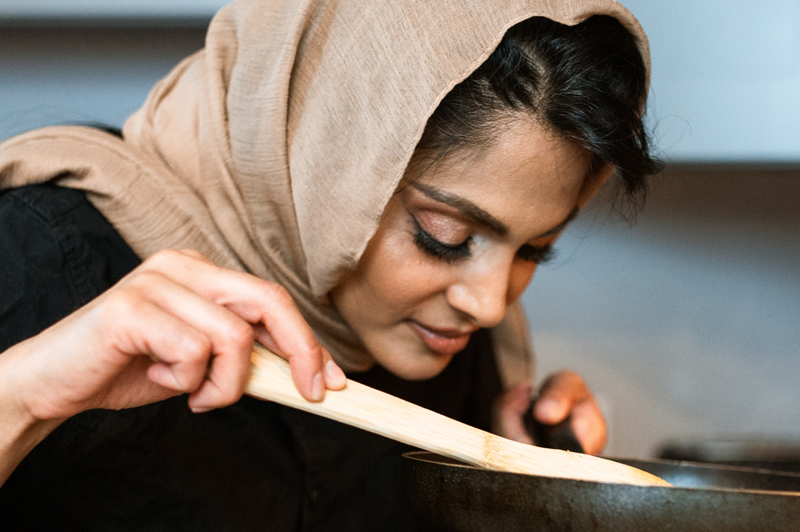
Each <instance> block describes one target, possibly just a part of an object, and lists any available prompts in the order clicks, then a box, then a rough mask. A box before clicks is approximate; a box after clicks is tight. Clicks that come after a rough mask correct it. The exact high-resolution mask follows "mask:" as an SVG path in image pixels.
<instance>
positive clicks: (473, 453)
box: [246, 345, 669, 486]
mask: <svg viewBox="0 0 800 532" xmlns="http://www.w3.org/2000/svg"><path fill="white" fill-rule="evenodd" d="M252 357H253V369H252V373H251V375H250V381H249V383H248V384H247V390H246V392H247V393H248V394H249V395H252V396H254V397H258V398H260V399H266V400H268V401H274V402H276V403H280V404H282V405H286V406H290V407H293V408H298V409H300V410H305V411H306V412H311V413H312V414H317V415H320V416H322V417H326V418H328V419H333V420H336V421H339V422H342V423H346V424H347V425H352V426H354V427H358V428H360V429H363V430H367V431H369V432H374V433H375V434H380V435H381V436H385V437H387V438H391V439H393V440H397V441H400V442H403V443H407V444H409V445H412V446H414V447H418V448H420V449H425V450H426V451H431V452H434V453H438V454H440V455H443V456H447V457H450V458H455V459H457V460H461V461H463V462H467V463H468V464H472V465H476V466H480V467H484V468H487V469H493V470H497V471H508V472H512V473H525V474H530V475H539V476H550V477H561V478H571V479H577V480H589V481H596V482H609V483H617V484H635V485H642V486H669V483H667V482H666V481H664V480H662V479H660V478H659V477H657V476H655V475H651V474H650V473H647V472H645V471H642V470H640V469H636V468H633V467H630V466H627V465H624V464H620V463H617V462H612V461H611V460H604V459H602V458H597V457H595V456H589V455H585V454H580V453H571V452H568V451H559V450H556V449H544V448H542V447H535V446H533V445H526V444H524V443H519V442H515V441H511V440H507V439H505V438H501V437H499V436H496V435H494V434H490V433H488V432H484V431H482V430H479V429H476V428H474V427H470V426H469V425H465V424H464V423H460V422H458V421H455V420H453V419H450V418H448V417H445V416H443V415H441V414H437V413H436V412H432V411H430V410H427V409H425V408H422V407H420V406H417V405H415V404H413V403H409V402H408V401H404V400H402V399H398V398H397V397H394V396H392V395H389V394H386V393H383V392H381V391H378V390H375V389H374V388H370V387H369V386H364V385H363V384H360V383H358V382H355V381H351V380H348V381H347V386H346V387H345V388H344V389H343V390H339V391H331V390H328V391H327V393H326V396H325V400H324V401H322V402H319V403H312V402H310V401H306V400H305V399H304V398H303V397H302V396H301V395H300V393H299V392H298V391H297V388H295V386H294V382H293V381H292V375H291V372H290V370H289V363H288V362H286V361H285V360H284V359H282V358H280V357H279V356H277V355H275V354H274V353H272V352H271V351H269V350H267V349H265V348H264V347H261V346H258V345H255V346H253V355H252Z"/></svg>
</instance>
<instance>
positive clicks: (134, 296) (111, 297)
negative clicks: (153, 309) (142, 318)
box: [102, 287, 147, 321]
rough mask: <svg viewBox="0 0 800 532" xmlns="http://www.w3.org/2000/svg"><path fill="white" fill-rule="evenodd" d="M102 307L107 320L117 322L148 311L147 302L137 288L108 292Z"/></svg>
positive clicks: (121, 288)
mask: <svg viewBox="0 0 800 532" xmlns="http://www.w3.org/2000/svg"><path fill="white" fill-rule="evenodd" d="M102 306H103V316H105V317H106V320H107V321H116V320H119V319H120V318H122V319H124V318H126V317H129V316H134V315H137V314H140V313H141V312H144V311H146V308H145V307H147V300H146V298H145V297H144V295H143V294H142V293H141V292H140V291H139V290H138V289H136V288H135V287H120V288H117V289H115V290H112V291H110V292H108V294H107V295H106V298H105V300H104V301H103V305H102Z"/></svg>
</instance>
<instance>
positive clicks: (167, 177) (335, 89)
mask: <svg viewBox="0 0 800 532" xmlns="http://www.w3.org/2000/svg"><path fill="white" fill-rule="evenodd" d="M593 14H606V15H611V16H614V17H616V18H617V19H619V20H620V21H621V22H622V23H623V24H624V25H625V27H627V28H628V30H629V31H631V33H632V34H633V35H634V36H635V38H636V39H637V41H638V43H639V47H640V49H641V52H642V55H643V57H644V59H645V61H646V62H647V61H648V57H649V56H648V50H647V41H646V38H645V35H644V33H643V31H642V29H641V28H640V26H639V24H638V22H637V21H636V20H635V19H634V17H633V16H632V15H631V14H630V13H629V12H628V11H626V10H625V8H623V7H622V6H621V5H619V4H618V3H616V2H614V1H613V0H491V1H489V0H436V1H429V0H393V1H388V2H387V1H376V0H327V1H326V0H236V1H234V2H233V3H232V4H231V5H228V6H226V7H225V8H223V9H222V10H221V11H220V12H219V13H218V14H217V15H216V17H215V18H214V19H213V21H212V22H211V25H210V27H209V31H208V36H207V40H206V47H205V49H203V50H201V51H200V52H198V53H196V54H194V55H193V56H191V57H189V58H187V59H186V60H184V61H183V62H182V63H180V64H179V65H178V66H177V67H176V68H175V69H174V70H173V71H172V73H170V74H169V75H168V76H167V77H166V78H165V79H164V80H162V81H161V82H160V83H158V84H157V85H156V86H155V87H154V88H153V90H152V92H151V93H150V95H149V97H148V99H147V101H146V102H145V104H144V106H143V107H142V108H141V109H140V110H139V111H138V112H137V113H135V114H134V115H133V116H131V117H130V119H129V120H128V121H127V123H126V124H125V126H124V130H123V133H124V140H121V139H117V138H115V137H113V136H111V135H108V134H105V133H103V132H100V131H96V130H92V129H89V128H82V127H51V128H45V129H41V130H36V131H33V132H30V133H27V134H24V135H21V136H18V137H15V138H12V139H10V140H8V141H6V142H4V143H3V144H0V187H2V188H8V187H15V186H20V185H25V184H31V183H42V182H55V183H57V184H59V185H62V186H67V187H72V188H78V189H82V190H85V191H86V192H87V193H88V197H89V199H90V200H91V201H92V203H93V204H94V205H95V206H96V207H97V208H98V209H99V210H100V211H101V212H102V213H103V214H104V215H105V216H106V217H107V218H108V219H109V220H110V221H111V222H112V223H113V224H114V226H115V227H116V228H117V229H118V230H119V232H120V233H121V234H122V236H123V237H124V238H125V240H126V241H127V242H128V243H129V244H130V245H131V247H132V248H133V250H134V251H135V252H136V253H137V254H138V255H139V256H140V257H142V258H146V257H148V256H150V255H152V254H153V253H155V252H156V251H158V250H160V249H163V248H166V247H171V248H176V249H184V248H192V249H196V250H199V251H200V252H202V253H204V254H205V255H207V256H208V257H209V258H210V259H212V260H213V261H214V262H215V263H217V264H218V265H220V266H225V267H229V268H234V269H239V270H245V271H249V272H251V273H253V274H255V275H257V276H259V277H262V278H265V279H270V280H273V281H276V282H278V283H280V284H282V285H283V286H285V287H286V288H287V289H288V290H289V292H290V293H291V294H292V296H293V297H294V299H295V301H296V302H297V304H298V306H299V307H300V309H301V311H302V313H303V315H304V316H305V318H306V319H307V320H308V322H309V323H310V325H311V326H312V328H313V329H314V330H315V332H316V333H317V335H318V337H319V338H320V340H321V341H322V342H323V344H324V345H326V347H328V348H329V349H330V351H331V352H332V354H333V356H334V357H335V359H336V360H337V361H338V362H339V363H340V364H341V365H342V366H343V367H344V368H345V369H347V370H364V369H367V368H369V367H370V366H371V365H372V364H373V362H372V359H371V357H370V356H369V355H368V353H366V352H365V351H364V348H363V347H362V345H361V343H360V342H359V340H358V338H357V337H356V336H355V335H354V333H353V332H352V331H351V330H350V329H349V327H348V326H347V325H346V324H345V323H344V322H343V321H342V318H341V316H340V315H339V314H338V312H336V310H335V309H334V308H333V307H332V306H331V305H330V302H329V301H328V298H327V295H326V294H327V293H328V292H329V291H330V289H331V288H332V287H333V286H334V285H335V284H336V283H337V282H338V280H339V279H341V277H342V276H343V274H344V273H345V272H347V271H348V270H349V269H351V268H352V267H353V266H354V265H355V264H356V262H357V261H358V260H359V258H360V256H361V254H362V252H363V251H364V248H365V247H366V245H367V242H368V241H369V240H370V238H371V237H372V235H373V234H374V232H375V230H376V228H377V225H378V222H379V219H380V217H381V213H382V211H383V209H384V207H385V205H386V203H387V201H388V200H389V198H390V196H391V195H392V193H393V192H394V190H395V188H396V186H397V184H398V182H399V180H400V178H401V177H402V175H403V172H404V170H405V168H406V165H407V164H408V161H409V159H410V157H411V155H412V153H413V151H414V148H415V146H416V144H417V141H418V140H419V138H420V136H421V134H422V131H423V128H424V127H425V123H426V121H427V119H428V117H429V116H430V115H431V113H432V112H433V111H434V109H435V108H436V106H437V105H438V103H439V101H440V100H441V99H442V98H443V97H444V96H445V95H446V94H447V92H448V91H449V90H450V89H451V88H452V87H453V86H454V85H455V84H456V83H458V82H460V81H461V80H463V79H464V78H465V77H467V76H468V75H469V74H470V73H471V72H472V71H473V70H474V69H475V68H477V67H478V66H479V65H480V64H481V63H482V62H483V61H484V60H485V59H486V58H487V57H488V55H489V54H490V53H491V52H492V50H493V49H494V48H495V47H496V46H497V44H498V43H499V41H500V39H501V38H502V36H503V34H504V33H505V31H506V30H507V29H508V28H510V27H511V26H513V25H514V24H516V23H517V22H520V21H522V20H524V19H527V18H529V17H533V16H544V17H547V18H550V19H553V20H555V21H558V22H561V23H564V24H576V23H578V22H581V21H583V20H584V19H586V18H588V17H589V16H591V15H593ZM648 68H649V65H648ZM493 337H494V338H495V339H496V344H497V348H498V351H499V359H500V362H501V364H500V366H501V372H502V373H503V376H504V379H505V381H506V383H508V384H513V383H515V382H519V381H521V380H526V379H528V377H529V372H528V369H527V368H528V366H527V365H528V362H529V348H528V342H527V337H526V333H525V319H524V317H523V315H522V314H521V309H520V308H519V307H518V306H516V305H515V306H514V307H513V308H512V309H510V312H509V313H508V316H507V319H506V320H505V321H504V323H503V324H501V325H500V326H499V327H498V330H497V331H495V333H494V334H493Z"/></svg>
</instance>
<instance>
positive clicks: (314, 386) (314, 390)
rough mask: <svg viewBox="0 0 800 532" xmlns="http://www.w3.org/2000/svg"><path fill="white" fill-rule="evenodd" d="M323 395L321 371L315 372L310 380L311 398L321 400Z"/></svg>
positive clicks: (323, 384)
mask: <svg viewBox="0 0 800 532" xmlns="http://www.w3.org/2000/svg"><path fill="white" fill-rule="evenodd" d="M323 397H325V383H324V382H323V380H322V373H317V374H316V375H314V380H313V381H312V382H311V399H313V400H314V401H322V398H323Z"/></svg>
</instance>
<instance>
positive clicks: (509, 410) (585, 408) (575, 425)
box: [493, 371, 608, 454]
mask: <svg viewBox="0 0 800 532" xmlns="http://www.w3.org/2000/svg"><path fill="white" fill-rule="evenodd" d="M531 395H532V394H531V387H530V385H529V384H520V385H518V386H516V387H514V388H512V389H511V390H509V391H508V392H506V393H505V394H504V395H503V396H502V397H500V398H499V399H498V400H497V401H496V403H495V408H494V428H493V429H494V431H495V432H496V433H497V434H499V435H501V436H503V437H505V438H509V439H512V440H516V441H520V442H523V443H528V444H533V440H532V439H531V437H530V435H529V434H528V432H527V430H526V429H525V423H524V421H523V416H524V414H525V412H526V411H527V410H528V409H529V408H530V405H531ZM533 415H534V417H535V418H536V420H537V421H539V422H540V423H542V424H544V425H555V424H557V423H560V422H562V421H564V420H565V419H566V418H567V416H572V418H571V420H570V426H571V428H572V431H573V432H574V433H575V437H576V438H577V439H578V441H579V442H580V443H581V445H582V446H583V448H584V450H585V452H586V453H587V454H599V453H600V452H601V451H602V450H603V448H604V447H605V445H606V441H607V438H608V430H607V427H606V422H605V419H604V418H603V414H602V413H601V412H600V407H599V406H598V404H597V401H596V400H595V399H594V396H593V395H592V393H591V392H590V391H589V388H588V387H587V386H586V384H585V383H584V382H583V379H581V378H580V376H578V375H576V374H575V373H572V372H571V371H561V372H559V373H556V374H555V375H553V376H551V377H550V378H548V379H547V380H546V381H545V383H544V384H543V385H542V387H541V389H540V390H539V394H538V399H537V401H536V406H535V408H534V412H533Z"/></svg>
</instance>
